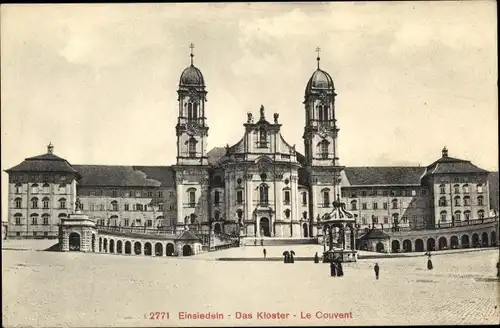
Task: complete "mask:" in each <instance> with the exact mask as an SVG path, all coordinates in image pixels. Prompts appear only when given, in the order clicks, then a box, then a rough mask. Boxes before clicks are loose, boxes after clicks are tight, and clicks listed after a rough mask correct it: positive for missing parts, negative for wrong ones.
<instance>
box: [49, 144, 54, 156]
mask: <svg viewBox="0 0 500 328" xmlns="http://www.w3.org/2000/svg"><path fill="white" fill-rule="evenodd" d="M47 153H48V154H53V153H54V146H53V145H52V142H51V143H49V145H48V146H47Z"/></svg>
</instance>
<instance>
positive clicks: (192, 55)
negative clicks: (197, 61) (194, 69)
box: [189, 43, 194, 66]
mask: <svg viewBox="0 0 500 328" xmlns="http://www.w3.org/2000/svg"><path fill="white" fill-rule="evenodd" d="M189 48H190V49H191V55H190V56H191V66H193V57H194V54H193V49H194V44H193V43H190V44H189Z"/></svg>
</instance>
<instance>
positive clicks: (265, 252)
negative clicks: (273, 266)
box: [263, 248, 267, 258]
mask: <svg viewBox="0 0 500 328" xmlns="http://www.w3.org/2000/svg"><path fill="white" fill-rule="evenodd" d="M263 253H264V258H266V255H267V251H266V249H265V248H264V250H263Z"/></svg>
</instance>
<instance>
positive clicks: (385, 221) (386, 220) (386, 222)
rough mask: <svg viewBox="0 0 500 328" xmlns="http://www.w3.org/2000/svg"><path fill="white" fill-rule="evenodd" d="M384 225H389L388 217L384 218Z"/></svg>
mask: <svg viewBox="0 0 500 328" xmlns="http://www.w3.org/2000/svg"><path fill="white" fill-rule="evenodd" d="M384 224H389V217H388V216H384Z"/></svg>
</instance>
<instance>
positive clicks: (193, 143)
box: [188, 137, 197, 157]
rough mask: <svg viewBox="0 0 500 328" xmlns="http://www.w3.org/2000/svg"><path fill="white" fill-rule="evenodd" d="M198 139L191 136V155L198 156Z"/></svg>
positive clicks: (189, 146)
mask: <svg viewBox="0 0 500 328" xmlns="http://www.w3.org/2000/svg"><path fill="white" fill-rule="evenodd" d="M196 143H197V141H196V139H195V138H193V137H191V138H189V141H188V148H189V157H196Z"/></svg>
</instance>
